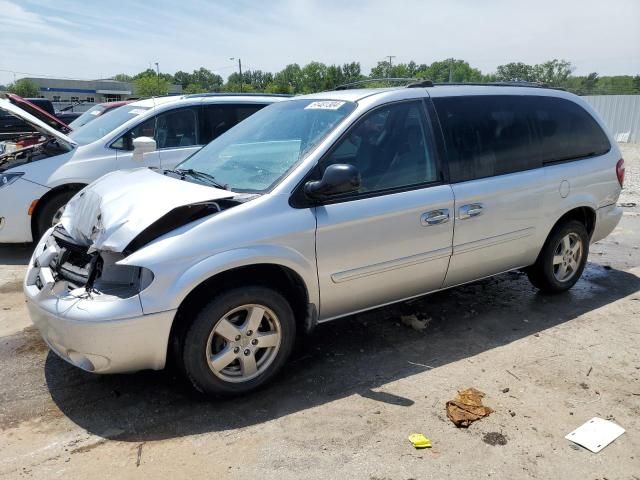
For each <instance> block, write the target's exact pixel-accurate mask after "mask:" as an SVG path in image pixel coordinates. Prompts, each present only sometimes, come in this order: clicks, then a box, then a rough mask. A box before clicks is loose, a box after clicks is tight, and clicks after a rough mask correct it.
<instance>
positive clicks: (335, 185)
mask: <svg viewBox="0 0 640 480" xmlns="http://www.w3.org/2000/svg"><path fill="white" fill-rule="evenodd" d="M359 188H360V172H359V171H358V169H357V168H356V167H354V166H353V165H349V164H347V163H339V164H335V165H329V166H328V167H327V169H326V170H325V171H324V175H322V179H321V180H318V181H315V182H307V183H306V184H305V186H304V193H305V195H306V196H307V197H309V198H312V199H314V200H320V199H323V198H326V197H328V196H331V195H338V194H340V193H350V192H355V191H356V190H358V189H359Z"/></svg>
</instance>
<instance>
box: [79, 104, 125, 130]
mask: <svg viewBox="0 0 640 480" xmlns="http://www.w3.org/2000/svg"><path fill="white" fill-rule="evenodd" d="M136 100H137V99H133V98H132V99H130V100H122V101H119V102H107V103H98V104H97V105H94V106H93V107H91V108H90V109H89V110H87V111H86V112H84V113H83V114H82V115H80V116H79V117H78V118H76V119H75V120H74V121H73V122H71V123H70V124H69V126H70V127H71V128H73V129H78V128H80V127H81V126H83V125H86V124H87V123H89V122H90V121H91V120H95V119H96V118H98V117H100V116H102V115H104V114H105V113H108V112H111V111H113V110H115V109H116V108H118V107H121V106H123V105H126V104H127V103H131V102H135V101H136Z"/></svg>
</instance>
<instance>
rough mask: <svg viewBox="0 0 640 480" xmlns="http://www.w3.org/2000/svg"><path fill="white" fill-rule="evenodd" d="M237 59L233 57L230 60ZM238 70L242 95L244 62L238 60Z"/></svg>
mask: <svg viewBox="0 0 640 480" xmlns="http://www.w3.org/2000/svg"><path fill="white" fill-rule="evenodd" d="M235 59H236V58H235V57H231V58H230V59H229V60H235ZM238 70H239V71H240V93H242V60H241V59H240V58H238Z"/></svg>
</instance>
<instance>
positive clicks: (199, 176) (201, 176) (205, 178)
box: [169, 168, 229, 190]
mask: <svg viewBox="0 0 640 480" xmlns="http://www.w3.org/2000/svg"><path fill="white" fill-rule="evenodd" d="M169 171H170V172H175V173H177V174H178V175H180V176H181V177H182V178H184V177H185V176H187V175H188V176H190V177H193V178H195V179H196V180H200V181H202V182H205V183H207V184H209V185H211V186H213V187H217V188H221V189H223V190H229V185H223V184H222V183H220V182H218V181H217V180H216V177H214V176H213V175H209V174H208V173H206V172H200V171H198V170H194V169H193V168H187V169H176V170H169Z"/></svg>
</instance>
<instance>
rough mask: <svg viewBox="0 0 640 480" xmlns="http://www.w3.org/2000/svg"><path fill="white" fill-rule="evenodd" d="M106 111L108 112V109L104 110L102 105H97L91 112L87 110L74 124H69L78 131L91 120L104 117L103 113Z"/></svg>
mask: <svg viewBox="0 0 640 480" xmlns="http://www.w3.org/2000/svg"><path fill="white" fill-rule="evenodd" d="M105 110H106V108H104V107H103V106H102V105H96V106H94V107H91V108H90V109H89V110H87V111H86V112H84V113H83V114H82V115H80V116H79V117H78V118H76V119H75V120H74V121H73V122H71V123H70V124H69V126H70V127H71V128H72V129H74V130H76V129H78V128H80V127H81V126H83V125H86V124H87V123H89V122H90V121H91V120H95V119H96V118H98V117H99V116H100V115H102V113H103V112H104V111H105Z"/></svg>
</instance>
